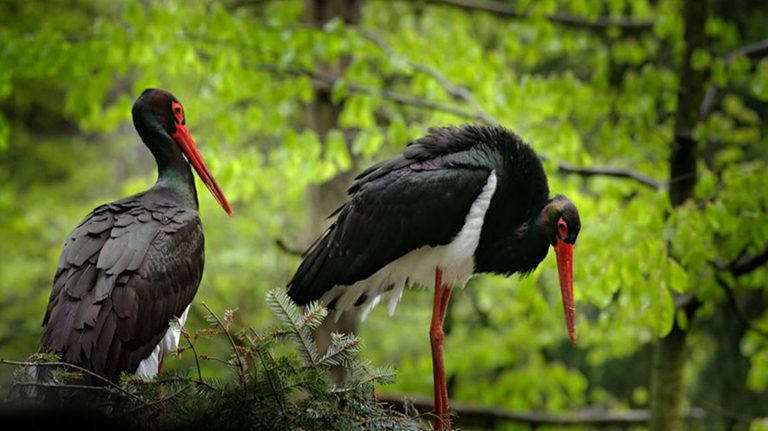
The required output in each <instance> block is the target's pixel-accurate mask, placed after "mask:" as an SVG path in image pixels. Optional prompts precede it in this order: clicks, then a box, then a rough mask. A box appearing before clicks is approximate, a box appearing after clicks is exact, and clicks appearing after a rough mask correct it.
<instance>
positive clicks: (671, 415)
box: [650, 0, 707, 431]
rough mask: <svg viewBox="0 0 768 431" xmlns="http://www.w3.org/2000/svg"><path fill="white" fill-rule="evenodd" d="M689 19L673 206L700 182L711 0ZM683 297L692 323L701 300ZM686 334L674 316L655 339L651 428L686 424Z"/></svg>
mask: <svg viewBox="0 0 768 431" xmlns="http://www.w3.org/2000/svg"><path fill="white" fill-rule="evenodd" d="M684 22H685V24H684V25H685V34H684V38H685V53H684V57H683V61H682V64H681V66H680V73H679V77H678V78H679V82H678V92H677V112H676V115H675V138H674V143H673V145H672V153H671V156H670V176H669V177H670V178H669V199H670V201H671V203H672V205H673V206H679V205H681V204H682V203H683V202H685V201H686V200H687V199H689V198H691V197H693V190H694V187H695V186H696V158H697V155H696V141H694V139H693V128H694V127H695V126H696V123H698V122H699V120H700V116H701V112H700V107H701V103H702V100H703V98H704V90H705V88H704V86H705V83H706V75H705V72H704V71H702V70H694V68H693V67H692V64H691V57H692V54H693V52H694V51H696V50H698V49H704V48H705V47H706V40H705V33H704V27H705V25H706V22H707V1H702V0H686V1H685V6H684ZM683 302H684V303H686V304H685V305H683V307H684V309H685V312H686V314H687V315H688V316H689V322H691V321H692V318H693V311H694V309H695V307H696V301H683ZM689 324H690V323H689ZM686 335H687V333H686V330H684V329H682V328H681V327H680V326H679V324H678V322H677V321H675V322H674V323H673V326H672V330H671V331H670V333H669V334H667V336H665V337H664V338H662V339H661V340H659V341H658V343H657V344H656V347H655V350H654V359H653V370H652V375H651V424H650V425H651V426H650V429H651V430H658V431H676V430H679V429H681V423H682V419H681V408H682V399H683V393H684V384H683V374H684V370H685V358H686V355H685V350H686V345H685V342H686Z"/></svg>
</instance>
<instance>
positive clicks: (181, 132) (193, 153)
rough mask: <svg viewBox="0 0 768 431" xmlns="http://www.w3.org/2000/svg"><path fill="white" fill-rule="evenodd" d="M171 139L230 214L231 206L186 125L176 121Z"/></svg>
mask: <svg viewBox="0 0 768 431" xmlns="http://www.w3.org/2000/svg"><path fill="white" fill-rule="evenodd" d="M173 140H174V141H176V143H177V144H179V147H181V151H183V152H184V155H185V156H187V160H189V163H191V164H192V167H193V168H195V171H197V174H198V175H199V176H200V179H201V180H202V181H203V183H205V185H206V187H208V190H210V191H211V194H212V195H213V197H214V198H216V200H217V201H218V202H219V204H220V205H221V207H222V208H224V211H226V212H227V214H229V215H232V206H231V205H229V202H227V198H226V197H224V193H223V192H222V191H221V188H220V187H219V184H218V183H217V182H216V180H215V179H214V178H213V175H211V171H209V170H208V166H206V165H205V162H204V161H203V157H202V156H200V152H199V151H197V146H196V145H195V141H194V139H192V136H191V135H190V134H189V130H187V126H185V125H184V124H178V123H177V124H176V132H175V133H174V134H173Z"/></svg>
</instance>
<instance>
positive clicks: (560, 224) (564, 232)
mask: <svg viewBox="0 0 768 431" xmlns="http://www.w3.org/2000/svg"><path fill="white" fill-rule="evenodd" d="M557 237H558V238H559V239H561V240H563V241H564V240H565V239H566V238H568V223H566V222H565V219H563V218H562V217H560V218H559V219H558V220H557Z"/></svg>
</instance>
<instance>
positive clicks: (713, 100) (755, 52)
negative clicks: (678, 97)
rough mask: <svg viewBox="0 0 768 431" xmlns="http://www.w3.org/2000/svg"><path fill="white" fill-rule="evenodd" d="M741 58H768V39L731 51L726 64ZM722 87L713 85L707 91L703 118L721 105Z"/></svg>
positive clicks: (702, 105) (756, 59)
mask: <svg viewBox="0 0 768 431" xmlns="http://www.w3.org/2000/svg"><path fill="white" fill-rule="evenodd" d="M740 57H746V58H748V59H750V60H752V62H756V61H759V60H761V59H763V58H765V57H768V39H763V40H761V41H759V42H754V43H750V44H749V45H745V46H742V47H741V48H738V49H736V50H733V51H731V52H730V53H728V54H727V55H726V56H725V64H730V63H732V62H733V61H734V60H736V59H737V58H740ZM721 90H722V88H720V86H718V85H715V84H712V85H710V86H709V89H708V90H707V94H706V95H705V96H704V101H703V102H702V103H701V109H700V111H701V116H702V118H706V117H707V116H709V114H711V113H712V111H714V110H715V107H716V106H717V105H718V104H720V99H721V97H720V91H721Z"/></svg>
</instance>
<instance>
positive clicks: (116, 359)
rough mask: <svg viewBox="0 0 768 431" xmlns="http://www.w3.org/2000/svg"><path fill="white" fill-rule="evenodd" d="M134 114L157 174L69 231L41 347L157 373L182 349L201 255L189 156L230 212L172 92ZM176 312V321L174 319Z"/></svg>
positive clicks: (112, 375) (113, 372)
mask: <svg viewBox="0 0 768 431" xmlns="http://www.w3.org/2000/svg"><path fill="white" fill-rule="evenodd" d="M132 114H133V124H134V126H135V127H136V130H137V131H138V133H139V136H141V139H142V140H143V141H144V144H146V146H147V147H149V150H150V151H151V152H152V154H153V155H154V157H155V161H156V162H157V169H158V177H157V182H156V183H155V185H154V186H153V187H152V188H150V189H149V190H146V191H144V192H141V193H138V194H136V195H133V196H129V197H127V198H125V199H121V200H118V201H115V202H112V203H110V204H106V205H102V206H100V207H98V208H96V209H95V210H93V212H92V213H90V214H88V215H87V216H86V217H85V219H84V220H83V221H82V222H81V223H80V224H79V225H78V226H77V227H76V228H75V230H74V231H72V233H71V234H70V235H69V237H68V238H67V240H66V241H65V243H64V249H63V251H62V253H61V258H60V260H59V266H58V269H57V270H56V275H55V278H54V281H53V289H52V292H51V296H50V300H49V303H48V309H47V311H46V313H45V317H44V318H43V326H44V330H43V336H42V349H43V350H44V351H48V352H57V353H60V354H61V357H62V360H63V361H64V362H68V363H72V364H75V365H78V366H81V367H84V368H86V369H88V370H91V371H93V372H95V373H97V374H99V375H101V376H103V377H106V378H107V379H110V380H112V381H116V380H118V379H119V377H120V373H121V372H123V371H127V372H129V373H137V374H139V375H141V376H143V377H153V376H155V375H157V373H158V372H159V368H160V366H161V365H162V359H163V355H164V354H165V353H166V352H168V351H172V350H175V349H176V348H177V347H178V343H179V336H180V329H179V327H180V325H183V324H184V321H185V319H186V316H187V312H188V310H189V305H190V303H191V302H192V298H193V297H194V296H195V293H196V292H197V288H198V285H199V284H200V279H201V277H202V274H203V260H204V251H203V228H202V225H201V223H200V217H199V215H198V201H197V191H196V189H195V178H194V176H193V175H192V171H191V169H190V168H189V164H192V167H193V168H195V170H196V171H197V173H198V175H199V176H200V179H201V180H202V181H203V183H205V185H206V186H207V187H208V189H209V190H210V191H211V193H213V196H214V197H215V198H216V200H217V201H218V202H219V204H221V206H222V207H223V208H224V210H225V211H226V212H227V214H231V213H232V207H231V206H230V205H229V202H227V199H226V198H225V197H224V194H223V193H222V191H221V189H220V188H219V186H218V184H217V183H216V180H214V178H213V176H212V175H211V173H210V171H209V170H208V168H207V166H206V165H205V162H203V159H202V157H201V156H200V153H199V152H198V150H197V147H196V146H195V142H194V140H193V139H192V136H191V135H190V134H189V131H188V130H187V126H186V119H185V116H184V108H183V107H182V106H181V103H179V101H178V100H177V99H176V98H175V97H174V96H173V95H172V94H170V93H169V92H167V91H164V90H158V89H147V90H145V91H144V92H143V93H142V94H141V96H139V98H138V99H137V100H136V102H134V104H133V109H132ZM175 318H178V325H170V326H169V323H170V321H171V320H172V319H175ZM86 377H87V376H86ZM86 381H92V382H93V383H98V381H94V380H93V379H87V378H86Z"/></svg>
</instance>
